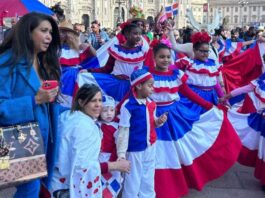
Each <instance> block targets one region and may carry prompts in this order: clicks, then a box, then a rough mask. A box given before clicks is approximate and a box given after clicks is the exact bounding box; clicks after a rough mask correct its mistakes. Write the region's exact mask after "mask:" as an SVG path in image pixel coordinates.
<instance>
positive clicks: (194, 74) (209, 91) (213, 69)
mask: <svg viewBox="0 0 265 198" xmlns="http://www.w3.org/2000/svg"><path fill="white" fill-rule="evenodd" d="M176 66H177V67H178V68H180V69H182V70H183V71H185V74H187V75H188V80H187V84H188V85H189V87H190V88H191V89H192V90H193V91H194V92H195V93H197V94H198V95H199V96H201V97H202V98H204V99H205V100H207V101H209V102H211V103H213V104H214V105H217V104H218V94H217V91H216V85H217V83H218V76H219V73H220V70H221V67H222V66H221V65H220V64H219V63H216V62H215V61H214V60H212V59H208V60H207V61H206V62H202V61H199V60H192V59H190V58H187V57H186V58H183V59H180V60H179V61H177V62H176ZM181 103H183V104H184V105H185V106H187V107H189V108H190V109H192V111H196V112H198V113H204V112H205V109H203V108H202V107H201V106H199V105H198V104H195V103H194V102H192V101H191V100H189V99H188V98H187V97H185V96H183V95H181Z"/></svg>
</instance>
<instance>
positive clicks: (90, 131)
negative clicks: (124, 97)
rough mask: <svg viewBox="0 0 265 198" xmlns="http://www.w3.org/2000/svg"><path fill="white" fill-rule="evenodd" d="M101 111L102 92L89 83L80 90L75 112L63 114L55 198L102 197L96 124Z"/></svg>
mask: <svg viewBox="0 0 265 198" xmlns="http://www.w3.org/2000/svg"><path fill="white" fill-rule="evenodd" d="M101 108H102V94H101V91H100V89H99V88H98V87H97V86H96V85H94V84H85V85H83V86H82V87H81V88H80V89H79V90H78V92H77V94H76V97H75V100H74V102H73V105H72V109H71V110H68V111H65V112H64V113H62V114H61V115H60V118H59V131H60V140H59V145H60V149H59V153H58V158H57V161H56V166H55V167H54V175H53V178H52V189H51V191H52V193H53V195H54V197H61V196H62V197H71V198H80V197H93V198H101V197H102V188H101V176H100V175H101V172H100V164H99V160H98V158H99V152H100V145H101V135H100V130H99V127H98V126H97V125H96V123H95V121H96V120H97V118H98V117H99V115H100V112H101ZM62 181H63V182H62ZM60 194H61V196H60ZM62 194H65V195H62Z"/></svg>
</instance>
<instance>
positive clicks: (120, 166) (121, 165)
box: [115, 159, 131, 173]
mask: <svg viewBox="0 0 265 198" xmlns="http://www.w3.org/2000/svg"><path fill="white" fill-rule="evenodd" d="M115 163H116V169H117V170H118V171H120V172H125V173H130V169H131V163H130V161H128V160H126V159H119V160H117V161H116V162H115Z"/></svg>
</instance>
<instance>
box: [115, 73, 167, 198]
mask: <svg viewBox="0 0 265 198" xmlns="http://www.w3.org/2000/svg"><path fill="white" fill-rule="evenodd" d="M153 83H154V79H153V77H152V75H151V74H150V73H149V72H147V71H146V70H143V69H140V70H136V71H134V72H133V73H132V75H131V86H132V94H131V95H130V96H129V98H128V99H127V100H125V101H124V103H123V104H122V106H121V109H120V112H121V114H120V122H119V134H118V141H117V151H118V152H117V153H118V157H119V159H124V158H125V157H126V155H125V154H126V151H127V159H128V160H129V161H131V171H130V174H125V178H124V190H123V192H122V197H123V198H128V197H131V198H136V197H142V198H154V197H155V191H154V173H155V157H156V144H155V142H156V132H155V127H158V126H161V125H163V124H164V122H165V121H166V120H167V115H166V114H163V115H161V116H160V117H159V118H156V116H155V112H156V104H155V102H153V101H151V100H150V99H149V98H148V97H149V96H150V94H151V93H152V91H153Z"/></svg>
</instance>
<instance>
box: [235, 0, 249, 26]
mask: <svg viewBox="0 0 265 198" xmlns="http://www.w3.org/2000/svg"><path fill="white" fill-rule="evenodd" d="M237 3H238V5H240V12H241V16H240V18H241V26H242V27H243V10H242V9H243V7H244V6H245V5H247V4H248V1H241V0H240V1H238V2H237Z"/></svg>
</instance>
